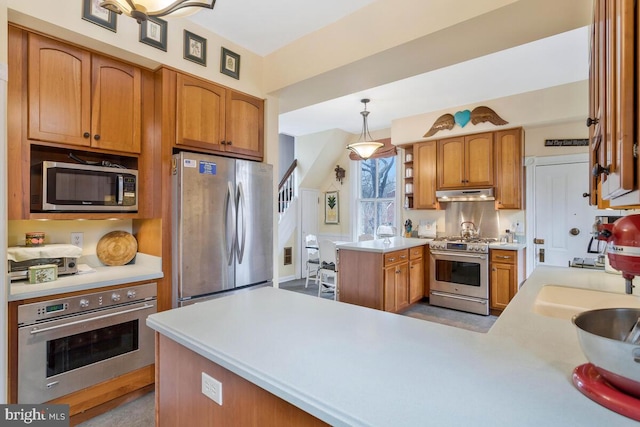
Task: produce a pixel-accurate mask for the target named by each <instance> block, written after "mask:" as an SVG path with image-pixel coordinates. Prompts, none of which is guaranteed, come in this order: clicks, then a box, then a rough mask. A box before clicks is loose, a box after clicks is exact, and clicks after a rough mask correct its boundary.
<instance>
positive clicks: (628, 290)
mask: <svg viewBox="0 0 640 427" xmlns="http://www.w3.org/2000/svg"><path fill="white" fill-rule="evenodd" d="M624 284H625V287H624V291H625V292H626V293H627V294H632V293H633V288H635V286H633V276H631V279H628V278H626V277H625V278H624Z"/></svg>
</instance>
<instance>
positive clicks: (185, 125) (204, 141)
mask: <svg viewBox="0 0 640 427" xmlns="http://www.w3.org/2000/svg"><path fill="white" fill-rule="evenodd" d="M225 102H226V90H225V88H223V87H220V86H217V85H214V84H213V83H209V82H206V81H204V80H200V79H196V78H193V77H189V76H186V75H183V74H177V75H176V144H177V145H185V146H190V147H195V148H202V149H205V150H218V151H221V150H224V148H223V145H222V144H223V143H224V138H225V136H224V126H225V123H224V113H225Z"/></svg>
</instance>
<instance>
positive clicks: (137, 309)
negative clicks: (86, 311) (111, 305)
mask: <svg viewBox="0 0 640 427" xmlns="http://www.w3.org/2000/svg"><path fill="white" fill-rule="evenodd" d="M153 307H155V306H154V305H152V304H147V303H145V304H144V305H143V306H142V307H136V308H130V309H128V310H122V311H117V312H115V313H109V314H103V315H102V316H96V317H91V318H89V319H83V320H76V321H75V322H68V323H65V324H63V325H57V326H49V327H48V328H41V329H38V328H33V329H32V330H31V331H30V333H31V334H32V335H35V334H39V333H40V332H47V331H53V330H55V329H60V328H66V327H68V326H73V325H79V324H82V323H86V322H94V321H96V320H100V319H107V318H109V317H113V316H119V315H121V314H125V313H133V312H134V311H140V310H147V309H149V308H153Z"/></svg>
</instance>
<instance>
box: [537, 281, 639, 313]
mask: <svg viewBox="0 0 640 427" xmlns="http://www.w3.org/2000/svg"><path fill="white" fill-rule="evenodd" d="M617 307H625V308H640V297H637V296H635V295H627V294H617V293H613V292H602V291H594V290H591V289H580V288H570V287H566V286H557V285H546V286H543V287H542V289H540V292H538V296H536V300H535V302H534V304H533V312H534V313H538V314H542V315H543V316H548V317H556V318H559V319H567V320H571V318H572V317H573V316H574V315H576V314H578V313H582V312H583V311H587V310H593V309H596V308H617Z"/></svg>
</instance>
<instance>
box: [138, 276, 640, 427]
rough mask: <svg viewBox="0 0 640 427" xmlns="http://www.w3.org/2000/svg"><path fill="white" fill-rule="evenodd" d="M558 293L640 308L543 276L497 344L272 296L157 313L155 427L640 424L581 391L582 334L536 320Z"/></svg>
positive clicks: (250, 294) (583, 282)
mask: <svg viewBox="0 0 640 427" xmlns="http://www.w3.org/2000/svg"><path fill="white" fill-rule="evenodd" d="M553 284H555V285H562V286H568V287H577V288H580V287H581V288H587V289H592V290H600V291H604V292H605V293H604V295H605V296H606V295H609V296H610V295H612V294H611V292H616V294H615V296H616V298H624V299H628V303H629V304H639V301H640V297H638V295H637V291H636V294H635V295H631V296H629V295H624V294H623V292H624V281H623V279H622V278H621V277H620V276H617V275H610V274H607V273H604V272H597V271H588V270H578V269H569V268H563V267H539V268H538V269H536V270H535V271H534V273H533V274H532V276H531V277H530V278H529V279H528V280H527V282H525V284H524V286H523V287H522V289H521V290H520V292H518V294H517V295H516V297H515V298H514V300H513V301H512V302H511V303H510V304H509V306H508V307H507V308H506V310H505V311H504V313H503V314H502V315H501V316H500V317H499V319H498V320H497V322H496V323H495V325H494V327H493V328H492V329H491V330H490V331H489V332H488V333H487V334H481V333H476V332H471V331H467V330H462V329H458V328H454V327H450V326H446V325H441V324H437V323H431V322H427V321H422V320H418V319H413V318H408V317H404V316H399V315H396V314H392V313H386V312H382V311H379V310H371V309H367V308H364V307H359V306H355V305H352V304H344V303H341V302H335V301H330V300H325V299H321V298H315V297H310V296H307V295H302V294H297V293H294V292H290V291H286V290H281V289H275V288H261V289H256V290H251V291H246V292H241V293H237V294H235V295H231V296H229V297H224V298H219V299H216V300H211V301H208V302H203V303H201V304H196V305H193V306H188V307H183V308H180V309H175V310H170V311H165V312H162V313H157V314H154V315H152V316H150V317H149V318H148V320H147V324H148V325H149V326H150V327H151V328H153V329H155V330H156V331H157V332H158V334H157V337H158V341H157V342H158V352H157V357H158V359H157V360H156V369H157V375H158V376H157V378H158V382H157V383H156V393H157V397H156V399H157V403H158V405H157V411H158V413H157V420H158V422H159V424H158V425H159V426H164V425H188V424H198V425H225V421H226V423H227V424H226V425H231V424H235V425H239V424H242V425H261V426H265V425H313V423H319V421H318V420H316V418H317V419H319V420H322V421H324V422H326V423H328V424H331V425H335V426H346V425H349V426H391V425H393V426H416V425H427V424H429V425H443V426H450V425H465V424H469V423H470V422H472V423H473V425H476V426H513V425H518V426H535V427H538V426H541V425H558V426H560V425H583V426H602V425H616V426H626V425H628V426H635V425H637V423H636V422H635V421H633V420H631V419H628V418H625V417H623V416H621V415H618V414H616V413H614V412H612V411H610V410H608V409H605V408H604V407H602V406H600V405H598V404H597V403H595V402H593V401H591V400H590V399H588V398H587V397H585V396H584V395H582V394H581V393H580V392H579V391H578V390H577V389H576V388H574V386H573V384H572V382H571V374H572V371H573V369H574V368H575V367H576V366H578V365H580V364H583V363H585V362H586V358H585V357H584V355H583V353H582V351H581V349H580V346H579V343H578V338H577V333H576V331H575V327H574V326H573V324H572V323H571V321H570V320H569V318H566V317H564V318H559V317H554V316H545V315H542V314H539V313H537V312H535V311H534V310H535V307H536V301H537V298H538V293H539V292H540V290H541V288H542V287H543V286H545V285H553ZM194 361H197V363H195V362H194ZM202 372H205V373H207V374H208V375H210V376H212V377H214V378H216V379H217V380H219V381H221V382H222V387H221V389H219V391H220V394H221V396H222V406H220V405H218V404H217V403H214V402H213V401H211V400H209V399H208V398H207V397H205V396H204V395H203V394H202V392H201V381H202V380H201V378H202ZM239 383H241V385H242V387H239ZM243 393H244V394H243ZM274 399H275V400H276V401H278V402H281V403H282V404H283V405H285V404H286V405H289V406H287V408H288V409H286V410H283V411H282V412H276V409H274V406H269V405H271V404H272V403H273V400H274ZM261 405H265V406H267V407H268V408H265V409H264V412H263V406H261ZM286 405H285V406H286ZM292 407H294V408H292ZM296 410H297V411H298V412H296ZM293 413H296V414H297V415H292V414H293ZM305 413H306V414H307V415H308V417H309V418H306V419H304V421H300V420H301V419H302V418H291V417H296V416H297V417H303V415H304V414H305ZM263 414H264V416H263ZM234 417H236V418H234ZM282 417H289V418H287V419H286V420H283V418H282ZM311 417H314V418H311ZM291 419H296V420H297V421H299V422H298V423H295V424H290V423H289V424H287V422H288V420H291ZM230 420H232V421H235V423H234V422H231V421H230ZM245 421H246V422H245Z"/></svg>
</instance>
